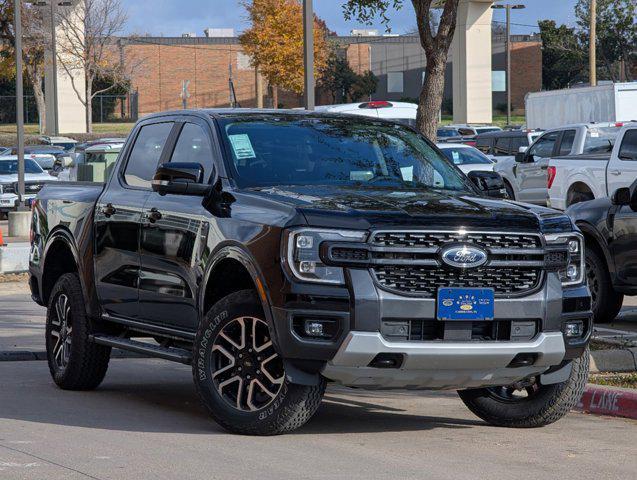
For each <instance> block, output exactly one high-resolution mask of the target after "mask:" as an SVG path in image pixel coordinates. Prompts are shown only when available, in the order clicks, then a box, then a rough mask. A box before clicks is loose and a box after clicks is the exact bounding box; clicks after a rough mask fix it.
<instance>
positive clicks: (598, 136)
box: [582, 127, 620, 153]
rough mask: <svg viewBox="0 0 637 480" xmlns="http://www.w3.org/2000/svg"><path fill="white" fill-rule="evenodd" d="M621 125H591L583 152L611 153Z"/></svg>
mask: <svg viewBox="0 0 637 480" xmlns="http://www.w3.org/2000/svg"><path fill="white" fill-rule="evenodd" d="M619 130H620V129H619V127H591V128H589V129H588V130H587V132H586V139H585V140H584V149H583V150H582V152H583V153H610V152H611V151H612V150H613V143H614V142H615V138H616V137H617V134H618V133H619Z"/></svg>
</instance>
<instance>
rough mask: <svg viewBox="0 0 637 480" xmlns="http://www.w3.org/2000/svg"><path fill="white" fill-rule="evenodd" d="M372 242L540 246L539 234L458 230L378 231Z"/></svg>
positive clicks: (423, 244) (394, 244) (428, 246)
mask: <svg viewBox="0 0 637 480" xmlns="http://www.w3.org/2000/svg"><path fill="white" fill-rule="evenodd" d="M372 243H374V244H377V245H383V246H386V247H424V248H439V247H441V246H442V245H443V244H445V243H475V244H478V245H481V246H482V247H484V248H487V249H493V248H540V247H541V246H542V242H541V240H540V238H539V237H538V236H537V235H529V234H499V233H466V234H460V233H458V232H440V233H438V232H378V233H376V234H375V235H374V236H373V237H372Z"/></svg>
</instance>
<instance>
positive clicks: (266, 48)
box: [239, 0, 330, 106]
mask: <svg viewBox="0 0 637 480" xmlns="http://www.w3.org/2000/svg"><path fill="white" fill-rule="evenodd" d="M243 5H244V7H245V8H246V10H247V11H248V17H249V19H250V22H251V24H252V25H251V26H250V28H249V29H248V30H246V31H245V32H244V33H243V34H242V35H241V36H240V37H239V41H240V42H241V45H242V47H243V49H244V51H245V52H246V53H247V54H248V55H249V56H250V58H251V61H252V65H253V66H254V67H256V68H258V69H259V71H260V72H261V74H262V75H263V76H264V77H265V78H266V79H267V80H268V82H269V83H270V85H271V86H273V87H275V88H274V89H273V90H274V91H273V96H274V97H275V98H274V105H275V106H276V105H277V104H278V98H277V97H278V95H277V88H284V89H286V90H290V91H292V92H295V93H299V94H300V93H303V89H304V81H303V80H304V76H303V74H304V66H303V8H302V6H301V3H300V2H299V1H298V0H250V1H249V0H245V1H244V2H243ZM328 33H329V32H328V31H327V30H326V28H325V23H324V22H322V21H320V20H319V19H318V18H316V17H315V19H314V74H315V76H316V77H317V78H319V77H320V76H321V75H322V73H323V71H324V70H325V68H326V66H327V62H328V58H329V56H330V47H329V44H328V43H327V40H326V36H327V35H328Z"/></svg>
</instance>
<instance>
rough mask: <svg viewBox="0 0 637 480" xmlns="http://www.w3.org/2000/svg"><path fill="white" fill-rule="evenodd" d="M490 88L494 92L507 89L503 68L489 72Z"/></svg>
mask: <svg viewBox="0 0 637 480" xmlns="http://www.w3.org/2000/svg"><path fill="white" fill-rule="evenodd" d="M491 86H492V87H491V89H492V90H493V91H494V92H506V91H507V72H505V71H504V70H494V71H493V72H491Z"/></svg>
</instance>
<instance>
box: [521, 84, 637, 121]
mask: <svg viewBox="0 0 637 480" xmlns="http://www.w3.org/2000/svg"><path fill="white" fill-rule="evenodd" d="M525 104H526V125H527V128H541V129H545V130H548V129H551V128H557V127H561V126H563V125H570V124H574V123H594V122H598V123H606V122H610V123H613V122H630V121H634V120H637V82H630V83H608V84H604V85H598V86H596V87H583V88H569V89H566V90H549V91H546V92H533V93H528V94H527V95H526V99H525Z"/></svg>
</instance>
